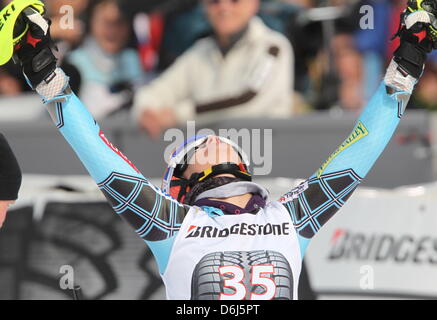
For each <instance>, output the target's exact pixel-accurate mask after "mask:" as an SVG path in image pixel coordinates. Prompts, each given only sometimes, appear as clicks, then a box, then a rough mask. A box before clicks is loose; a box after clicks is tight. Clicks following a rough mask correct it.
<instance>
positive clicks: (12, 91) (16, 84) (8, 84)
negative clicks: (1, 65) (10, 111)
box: [0, 69, 22, 96]
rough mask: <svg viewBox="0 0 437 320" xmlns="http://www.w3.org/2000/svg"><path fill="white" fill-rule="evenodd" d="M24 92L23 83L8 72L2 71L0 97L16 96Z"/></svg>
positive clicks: (0, 73) (0, 71)
mask: <svg viewBox="0 0 437 320" xmlns="http://www.w3.org/2000/svg"><path fill="white" fill-rule="evenodd" d="M21 92H22V87H21V83H20V81H19V80H17V79H16V78H15V77H13V76H11V75H10V74H9V73H8V72H6V70H4V69H0V95H4V96H16V95H18V94H20V93H21Z"/></svg>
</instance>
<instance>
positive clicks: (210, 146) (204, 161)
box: [184, 136, 241, 179]
mask: <svg viewBox="0 0 437 320" xmlns="http://www.w3.org/2000/svg"><path fill="white" fill-rule="evenodd" d="M226 162H231V163H241V159H240V156H239V155H238V153H237V152H236V151H235V149H234V148H233V147H232V146H231V145H229V144H227V143H225V142H223V141H221V140H220V139H219V138H218V137H214V136H210V137H208V139H207V140H206V141H205V142H204V143H203V144H201V145H200V146H199V147H198V148H197V150H196V152H195V153H194V155H193V156H192V157H191V159H190V161H189V165H188V167H187V169H186V170H185V172H184V178H186V179H189V178H190V177H191V175H192V174H193V173H199V172H203V171H205V170H208V169H209V168H211V167H212V166H215V165H218V164H221V163H226Z"/></svg>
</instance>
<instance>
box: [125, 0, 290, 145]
mask: <svg viewBox="0 0 437 320" xmlns="http://www.w3.org/2000/svg"><path fill="white" fill-rule="evenodd" d="M203 4H204V7H205V10H206V13H207V16H208V19H209V21H210V23H211V25H212V27H213V30H214V35H213V36H211V37H208V38H206V39H202V40H200V41H198V42H197V43H195V44H194V45H193V47H192V48H190V49H189V50H188V51H187V52H185V53H184V54H183V55H182V56H181V57H179V59H177V61H176V62H175V63H174V64H173V65H172V66H171V67H170V68H169V69H167V70H166V71H165V72H164V73H163V74H162V75H161V76H160V77H159V78H157V79H156V80H155V81H153V82H152V83H151V84H150V85H148V86H146V87H144V88H142V89H140V90H139V91H138V92H137V94H136V97H135V101H134V109H133V114H134V117H135V119H136V120H137V121H138V122H139V124H140V125H141V126H142V127H143V128H144V129H146V131H147V132H148V133H149V134H150V135H151V136H152V137H155V138H157V137H158V136H159V135H160V133H161V132H162V131H163V130H165V129H167V128H170V127H174V126H175V125H177V124H184V123H185V122H186V121H187V120H197V121H200V122H202V123H205V122H210V121H211V120H218V119H227V118H238V117H242V118H243V117H244V118H247V117H276V118H279V117H280V118H283V117H287V116H290V115H291V107H292V101H291V98H292V91H293V90H292V89H293V80H294V79H293V78H294V76H293V68H294V65H293V64H294V61H293V60H294V59H293V52H292V49H291V46H290V43H289V41H288V40H287V39H286V38H285V37H284V36H283V35H281V34H280V33H278V32H275V31H273V30H271V29H269V28H268V27H267V26H266V25H265V24H264V23H263V22H262V21H261V20H260V19H259V18H258V17H255V15H256V13H257V11H258V8H259V0H203Z"/></svg>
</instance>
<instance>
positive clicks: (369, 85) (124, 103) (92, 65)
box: [0, 0, 437, 135]
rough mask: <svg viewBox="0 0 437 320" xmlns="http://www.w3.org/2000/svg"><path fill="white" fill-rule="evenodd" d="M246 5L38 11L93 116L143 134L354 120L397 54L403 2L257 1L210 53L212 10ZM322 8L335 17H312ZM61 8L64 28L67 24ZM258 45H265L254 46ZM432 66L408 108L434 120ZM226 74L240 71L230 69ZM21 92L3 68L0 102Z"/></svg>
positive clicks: (63, 1) (80, 6) (169, 1)
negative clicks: (223, 121) (182, 126)
mask: <svg viewBox="0 0 437 320" xmlns="http://www.w3.org/2000/svg"><path fill="white" fill-rule="evenodd" d="M246 1H247V2H251V3H252V2H257V3H258V2H259V0H201V1H198V0H144V1H138V0H119V1H117V0H50V1H45V2H46V5H47V13H48V15H49V17H50V19H51V20H52V27H51V33H52V37H53V38H54V39H55V40H56V42H57V45H58V48H59V53H58V54H59V57H60V64H61V66H62V67H63V68H64V69H65V70H66V72H67V74H69V76H70V78H71V86H72V87H73V89H74V90H75V92H77V93H78V95H79V96H80V97H81V98H82V100H83V101H84V102H85V104H86V105H87V106H88V107H89V109H90V111H91V112H92V113H93V115H94V116H95V117H96V118H99V119H101V118H105V117H108V116H111V115H113V114H115V113H118V112H120V110H125V109H130V108H132V106H134V108H133V109H134V110H136V111H134V112H133V114H134V115H135V116H136V117H138V121H139V122H140V124H141V125H142V126H143V127H144V128H145V129H147V130H148V131H149V133H150V134H151V135H158V134H159V132H160V131H161V130H162V129H164V128H165V127H170V126H173V125H175V124H176V123H177V122H178V121H182V120H187V119H191V118H194V119H196V117H202V116H203V115H204V113H208V112H210V114H211V115H212V117H213V118H215V117H216V115H217V116H218V115H224V116H228V117H238V116H245V115H252V116H260V117H262V116H275V117H279V118H284V117H291V116H293V115H296V114H300V113H304V112H309V111H311V110H326V109H332V108H336V109H338V110H344V111H352V112H356V111H359V110H360V109H361V108H363V106H364V105H365V103H366V101H367V100H368V99H369V98H370V96H371V95H372V94H373V92H374V91H375V90H376V88H377V86H378V85H379V83H380V81H381V76H382V75H383V72H384V70H385V68H386V66H387V64H388V62H389V61H390V59H391V57H392V53H393V51H394V50H395V49H396V47H397V40H396V39H395V40H393V41H390V39H391V37H392V36H393V35H394V34H395V33H396V31H397V30H398V28H399V23H400V22H399V15H400V12H401V11H402V10H403V9H404V8H405V5H406V0H356V1H351V0H347V1H346V0H265V1H260V3H259V4H257V6H256V7H255V9H256V11H257V13H258V17H259V18H251V17H248V19H250V21H251V23H246V25H247V26H245V27H244V28H240V29H242V30H241V32H237V35H238V37H236V39H235V40H234V39H233V37H234V35H233V37H231V38H226V39H225V40H223V39H222V41H221V43H220V39H221V38H220V36H218V35H219V34H220V33H219V31H220V27H221V25H220V23H221V22H220V19H222V18H223V17H221V16H220V14H222V13H223V12H225V11H223V12H220V11H219V10H221V9H217V7H218V6H236V5H241V6H243V4H241V3H242V2H244V3H246ZM2 2H3V5H5V4H7V3H8V2H9V1H8V0H3V1H2ZM65 5H68V6H70V7H65ZM365 5H370V6H372V8H373V10H374V19H373V20H372V21H371V22H372V24H373V28H370V29H367V28H362V25H361V26H360V22H362V21H363V20H362V19H363V14H365V13H366V12H363V11H360V8H363V6H365ZM326 7H334V8H336V9H337V10H331V11H329V10H325V11H314V10H312V9H314V8H326ZM69 8H72V12H73V13H74V19H73V20H71V19H70V20H68V19H67V18H66V17H67V14H68V13H69V10H70V9H69ZM214 10H216V11H214ZM241 10H253V8H252V7H251V6H250V5H248V6H247V7H242V9H241ZM225 18H226V17H225ZM225 18H223V19H225ZM66 19H67V20H66ZM223 19H222V21H225V20H223ZM242 19H243V20H244V18H242ZM254 21H255V22H254ZM214 23H215V24H214ZM242 23H244V21H243V22H242ZM367 23H369V21H367ZM372 24H370V27H372ZM71 26H73V27H71ZM229 28H231V27H229ZM235 28H238V26H236V27H235ZM222 32H224V33H226V31H223V30H222ZM263 32H264V33H263ZM234 33H235V32H234ZM240 33H241V34H243V33H244V36H243V35H240ZM247 34H249V35H250V36H249V35H247ZM212 35H215V36H216V37H215V38H216V40H217V41H218V42H219V44H220V45H219V46H218V47H217V48H215V49H217V50H216V51H218V52H219V53H216V52H215V51H214V50H215V49H213V48H212V47H211V39H215V38H214V36H212ZM242 38H244V39H245V41H246V42H243V41H242V40H241V39H242ZM201 39H202V40H201ZM205 39H209V40H208V41H209V42H208V41H207V40H205ZM266 39H270V40H269V41H270V42H269V44H267V43H266V44H265V46H266V47H264V44H263V41H264V42H267V40H266ZM284 39H285V40H287V41H286V42H287V43H285V42H284ZM234 42H235V43H237V44H238V45H236V44H235V43H234ZM235 47H236V48H237V49H236V48H235ZM289 49H290V50H289ZM237 50H239V51H240V52H238V54H237V53H236V51H237ZM216 54H217V57H216ZM202 55H203V56H202ZM245 57H247V59H246V58H245ZM196 59H197V60H196ZM214 59H216V60H214ZM217 59H218V60H217ZM232 59H234V60H232ZM226 60H229V61H227V63H228V65H227V67H224V66H222V64H223V61H226ZM436 61H437V60H435V59H434V58H433V57H431V59H430V61H429V65H428V66H427V68H426V72H425V74H424V75H423V79H422V81H421V82H420V85H419V87H418V88H417V90H416V93H415V95H414V97H413V99H412V101H411V102H410V107H411V108H425V109H428V110H437V90H436V88H437V62H436ZM237 63H238V64H239V65H244V64H247V66H246V67H244V68H243V67H241V68H239V67H236V65H235V64H237ZM275 64H276V65H277V66H276V69H275V67H273V66H272V65H275ZM214 68H216V69H214ZM226 68H230V69H232V70H234V71H233V72H234V73H235V74H234V75H232V72H230V71H229V70H227V69H226ZM269 68H270V69H269ZM237 73H239V74H237ZM245 73H247V74H245ZM269 73H271V75H269ZM214 77H216V79H212V78H214ZM251 79H252V80H251ZM256 79H258V81H256ZM259 79H264V82H265V83H264V84H263V83H262V81H261V80H259ZM238 81H239V82H244V83H243V84H244V86H246V87H247V90H246V89H244V88H246V87H244V86H243V84H240V83H238ZM251 81H252V82H251ZM229 87H231V88H229ZM240 87H241V88H240ZM237 89H238V90H240V91H238V94H237V93H236V92H237ZM232 90H234V91H235V92H234V91H232ZM25 91H28V88H27V85H26V84H25V81H24V79H23V77H22V76H21V74H20V72H19V69H18V68H17V67H16V66H15V65H13V63H9V64H8V65H6V66H3V67H1V68H0V96H17V95H20V94H21V93H23V92H25ZM232 92H234V95H235V96H232V94H233V93H232ZM268 93H270V96H269V95H268ZM274 97H276V100H275V98H274ZM226 103H227V105H226ZM146 105H147V106H146ZM224 106H225V107H224ZM144 118H145V119H146V120H144Z"/></svg>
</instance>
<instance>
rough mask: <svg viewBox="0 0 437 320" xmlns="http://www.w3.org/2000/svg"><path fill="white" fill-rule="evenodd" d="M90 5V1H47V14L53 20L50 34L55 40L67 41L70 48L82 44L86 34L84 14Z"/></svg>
mask: <svg viewBox="0 0 437 320" xmlns="http://www.w3.org/2000/svg"><path fill="white" fill-rule="evenodd" d="M88 3H89V0H74V1H71V0H50V1H46V8H47V13H48V16H49V17H50V19H51V20H52V26H51V28H50V32H51V35H52V38H53V40H55V41H65V42H66V44H67V45H68V46H69V47H70V48H72V47H75V46H77V45H78V44H79V43H80V41H81V40H82V37H83V35H84V33H85V24H84V17H83V13H84V12H85V10H86V8H87V7H88ZM69 14H73V16H71V17H70V16H68V15H69Z"/></svg>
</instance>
